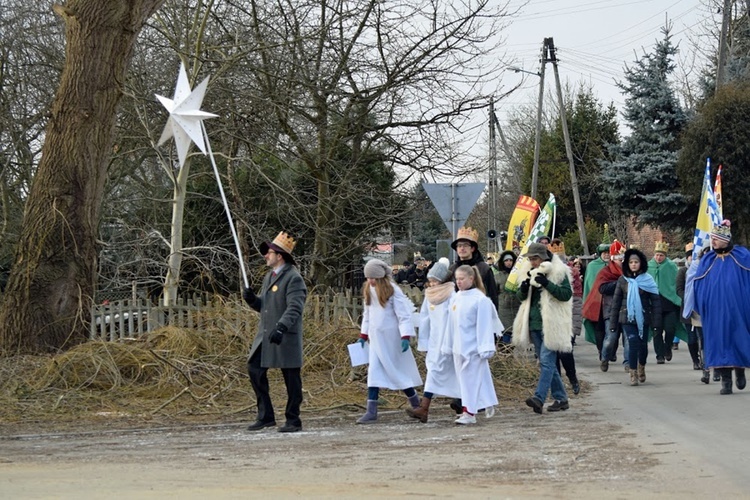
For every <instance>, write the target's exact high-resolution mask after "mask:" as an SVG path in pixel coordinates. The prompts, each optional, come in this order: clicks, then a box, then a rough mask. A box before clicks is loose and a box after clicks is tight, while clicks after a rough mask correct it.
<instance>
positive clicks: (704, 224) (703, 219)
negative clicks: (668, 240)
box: [693, 158, 721, 260]
mask: <svg viewBox="0 0 750 500" xmlns="http://www.w3.org/2000/svg"><path fill="white" fill-rule="evenodd" d="M716 180H717V185H718V186H719V189H721V178H720V177H718V176H717V179H716ZM719 213H720V209H719V206H718V204H717V203H716V198H715V196H714V191H713V189H711V158H708V159H707V160H706V171H705V174H704V176H703V193H701V203H700V206H699V207H698V220H697V221H696V223H695V234H694V235H693V259H694V260H696V259H697V258H698V255H700V253H701V250H703V249H704V248H705V247H707V246H709V245H710V244H711V238H710V235H711V228H712V227H713V226H714V225H719V224H720V223H721V216H720V215H719Z"/></svg>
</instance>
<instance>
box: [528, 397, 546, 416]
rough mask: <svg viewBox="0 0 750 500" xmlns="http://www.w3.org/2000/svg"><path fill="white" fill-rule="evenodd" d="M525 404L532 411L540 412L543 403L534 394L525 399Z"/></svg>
mask: <svg viewBox="0 0 750 500" xmlns="http://www.w3.org/2000/svg"><path fill="white" fill-rule="evenodd" d="M526 406H530V407H531V408H533V409H534V413H538V414H540V415H541V414H542V410H543V409H544V405H543V404H542V402H541V401H539V400H538V399H537V398H536V397H535V396H531V397H530V398H528V399H527V400H526Z"/></svg>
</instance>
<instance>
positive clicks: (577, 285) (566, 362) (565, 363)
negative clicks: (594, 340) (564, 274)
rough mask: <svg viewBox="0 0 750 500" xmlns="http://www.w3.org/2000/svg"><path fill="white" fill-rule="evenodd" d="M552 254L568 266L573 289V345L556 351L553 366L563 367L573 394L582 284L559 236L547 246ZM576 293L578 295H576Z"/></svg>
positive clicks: (575, 390)
mask: <svg viewBox="0 0 750 500" xmlns="http://www.w3.org/2000/svg"><path fill="white" fill-rule="evenodd" d="M547 248H548V249H549V251H550V252H552V254H553V255H557V256H558V257H559V258H560V260H561V261H562V262H564V263H566V264H567V266H568V267H569V268H570V287H571V289H572V290H573V298H572V299H571V300H572V302H573V317H572V322H573V330H572V331H571V332H570V342H571V344H572V345H573V349H572V350H571V351H570V352H558V353H557V361H556V362H555V367H556V369H557V372H558V373H560V374H561V375H562V371H561V365H562V369H565V376H566V377H568V382H570V388H571V389H573V394H578V393H579V392H581V384H580V382H579V381H578V375H577V374H576V360H575V357H574V356H573V351H575V344H576V333H575V331H576V317H577V318H578V333H579V334H580V333H581V332H580V325H581V323H580V321H581V293H582V287H583V284H582V283H581V274H580V273H579V272H578V269H577V268H575V267H573V266H572V263H569V262H568V256H567V255H565V243H563V241H562V240H561V239H559V238H554V239H553V240H552V242H551V243H550V244H549V245H548V246H547ZM576 293H577V294H578V296H576ZM576 309H577V310H576Z"/></svg>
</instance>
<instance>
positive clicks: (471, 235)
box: [451, 226, 479, 250]
mask: <svg viewBox="0 0 750 500" xmlns="http://www.w3.org/2000/svg"><path fill="white" fill-rule="evenodd" d="M478 240H479V233H478V232H477V231H476V229H472V228H470V227H469V226H466V227H461V228H459V230H458V234H457V235H456V239H455V240H454V241H453V243H451V248H452V249H453V250H455V249H456V245H458V242H459V241H466V242H469V243H471V246H473V247H474V248H479V244H478V243H477V241H478Z"/></svg>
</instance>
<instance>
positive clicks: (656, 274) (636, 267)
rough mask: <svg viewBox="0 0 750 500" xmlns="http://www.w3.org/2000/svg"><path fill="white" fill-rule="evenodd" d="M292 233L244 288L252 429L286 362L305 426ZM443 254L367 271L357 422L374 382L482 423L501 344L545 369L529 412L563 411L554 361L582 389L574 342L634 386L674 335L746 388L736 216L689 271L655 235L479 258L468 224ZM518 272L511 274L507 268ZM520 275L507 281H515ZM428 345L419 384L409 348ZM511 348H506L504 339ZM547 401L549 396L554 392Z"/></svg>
mask: <svg viewBox="0 0 750 500" xmlns="http://www.w3.org/2000/svg"><path fill="white" fill-rule="evenodd" d="M295 244H296V242H295V241H294V239H293V238H292V237H291V236H289V235H288V234H287V233H286V232H281V233H279V235H278V236H277V237H276V239H274V240H273V242H265V243H263V245H261V253H262V254H263V256H264V259H265V262H266V265H267V266H268V267H269V268H270V270H269V272H268V274H267V275H266V277H265V279H264V281H263V285H262V288H261V291H260V293H259V294H258V295H256V294H255V293H254V291H253V290H252V289H251V288H245V289H244V291H243V297H244V299H245V301H246V302H247V303H248V305H249V306H250V307H251V308H253V309H255V310H256V311H258V312H259V313H260V323H259V331H258V333H257V335H256V337H255V339H254V342H253V345H252V348H251V351H250V355H249V356H248V372H249V375H250V382H251V385H252V387H253V390H254V392H255V395H256V400H257V407H258V414H257V418H256V421H255V422H254V423H253V424H252V425H250V426H249V428H248V430H251V431H257V430H260V429H263V428H266V427H272V426H275V425H276V419H275V416H274V410H273V406H272V404H271V400H270V396H269V387H268V378H267V375H266V374H267V371H268V369H269V368H280V369H281V371H282V374H283V377H284V382H285V384H286V388H287V396H288V397H287V406H286V410H285V417H286V422H285V424H284V426H282V427H280V428H279V429H278V430H279V431H280V432H296V431H299V430H301V429H302V422H301V420H300V404H301V403H302V380H301V376H300V368H301V366H302V337H303V335H302V322H301V317H302V310H303V308H304V303H305V298H306V294H307V292H306V289H305V286H304V282H303V280H302V278H301V276H300V275H299V273H298V272H297V270H296V267H295V262H294V257H293V256H292V251H293V250H294V246H295ZM451 247H452V248H453V249H454V250H455V252H456V255H457V257H456V260H455V262H453V263H452V264H451V263H450V262H449V261H448V259H445V258H443V259H440V260H439V261H438V262H435V263H434V264H433V263H430V262H428V261H426V260H425V259H424V258H423V257H421V255H415V262H414V265H409V266H406V265H405V266H404V267H403V268H402V269H401V270H398V271H394V270H393V269H392V268H391V267H390V266H389V265H388V264H386V263H385V262H383V261H381V260H378V259H371V260H369V261H368V262H367V263H366V264H365V266H364V276H365V278H366V283H365V284H364V287H363V308H364V312H363V318H362V323H361V325H360V335H359V339H358V343H359V345H360V346H361V347H362V348H363V349H364V348H365V347H367V348H368V351H367V357H368V369H367V370H368V371H367V399H366V403H365V408H366V410H365V413H364V414H363V415H362V416H361V417H359V418H358V419H357V423H358V424H372V423H376V422H377V421H378V398H379V391H380V390H381V389H389V390H396V391H403V393H404V395H405V396H406V398H407V400H408V403H409V404H408V408H407V410H406V412H407V414H408V416H409V417H411V418H414V419H417V420H419V421H420V422H427V421H428V418H429V412H430V404H431V402H432V400H433V398H434V397H436V396H441V397H446V398H450V399H451V404H450V406H451V408H452V409H453V410H454V411H455V413H456V415H457V417H456V420H455V423H456V424H458V425H471V424H476V423H477V419H476V416H477V414H478V413H481V412H484V414H485V416H487V417H491V416H492V415H493V414H494V413H495V405H497V403H498V400H497V394H496V392H495V385H494V382H493V379H492V373H491V371H490V367H489V360H490V359H491V358H492V357H493V356H494V354H495V352H496V349H497V346H498V345H505V346H515V347H520V348H528V349H533V352H534V356H535V358H536V359H537V360H538V364H539V377H538V381H537V384H536V388H535V389H534V392H533V394H532V395H531V396H530V397H529V398H528V399H526V401H525V403H526V405H527V406H529V407H530V408H531V409H532V410H533V411H534V412H535V413H537V414H542V413H543V412H544V411H545V404H546V402H547V401H548V399H549V400H550V401H551V403H550V404H549V405H547V406H546V411H547V412H559V411H564V410H567V409H569V408H570V401H569V397H568V391H567V388H566V386H565V384H564V382H563V378H562V370H564V371H565V376H566V377H567V379H568V382H569V384H570V389H571V390H572V392H573V393H574V394H578V393H579V391H580V382H579V380H578V377H577V375H576V368H575V358H574V355H573V348H574V346H575V344H576V337H578V336H579V335H581V333H584V338H585V339H586V340H587V341H589V342H591V343H593V344H595V345H596V347H597V351H598V359H599V366H600V368H601V370H602V371H604V372H606V371H608V370H609V367H610V363H615V362H617V359H618V358H617V352H618V349H619V347H620V345H622V351H621V359H622V366H623V367H624V371H625V372H626V373H627V375H628V376H629V383H630V385H631V386H638V385H640V384H643V383H644V382H646V364H647V362H648V357H649V343H650V342H652V344H653V350H654V355H655V358H656V363H657V364H664V363H667V362H669V361H671V359H672V355H673V353H672V350H673V349H674V348H676V344H675V341H677V340H678V339H682V340H684V341H685V342H687V346H688V350H689V353H690V356H691V359H692V362H693V369H695V370H701V371H702V377H701V381H702V382H704V383H709V378H710V370H711V369H713V370H714V375H715V378H714V380H717V379H718V380H721V389H720V393H721V394H732V392H733V390H732V387H733V378H734V384H735V385H736V388H737V389H739V390H742V389H744V388H745V385H746V379H745V368H746V367H748V366H750V307H748V303H747V302H748V297H749V296H750V252H748V250H747V249H746V248H744V247H742V246H740V245H735V244H734V243H733V242H732V239H731V224H730V223H729V221H726V220H725V221H723V222H722V223H721V224H720V225H717V226H715V227H714V228H713V230H712V232H711V235H710V246H708V247H706V248H705V249H704V250H703V252H701V254H700V255H699V256H698V258H693V245H692V244H689V245H687V246H686V247H685V266H684V267H682V268H680V267H678V266H677V264H676V263H675V262H674V261H672V260H671V259H669V257H668V256H667V254H668V251H669V245H668V244H667V243H666V242H657V243H656V246H655V249H654V256H653V258H652V259H651V260H648V258H647V257H646V255H645V254H644V252H643V251H641V250H640V249H638V248H636V247H635V246H632V245H631V246H630V248H626V246H625V245H624V244H623V243H621V242H619V241H617V240H615V241H614V242H613V243H607V244H601V245H599V246H598V247H597V249H596V255H595V256H594V257H595V258H594V259H593V260H591V261H590V262H589V263H588V265H585V264H584V261H583V260H582V259H581V258H569V257H568V256H567V255H566V254H565V247H564V244H563V242H562V241H561V240H559V239H554V240H551V241H550V239H549V238H546V237H543V238H540V239H539V240H538V241H536V242H533V243H531V244H529V245H528V247H527V250H526V251H525V252H524V253H523V254H522V255H516V253H515V252H513V251H505V252H502V253H501V254H499V255H494V254H493V255H488V256H487V258H485V257H484V256H483V255H482V253H481V252H480V250H479V244H478V234H477V232H476V231H475V230H473V229H471V228H469V227H462V228H460V229H459V231H458V235H457V238H456V239H455V240H454V241H453V242H452V244H451ZM512 275H513V279H512V280H511V276H512ZM399 284H409V285H411V286H415V287H418V288H420V289H421V290H423V291H424V300H423V302H422V305H421V309H420V311H419V325H418V327H417V328H416V330H415V327H414V322H413V319H412V316H413V313H414V304H413V303H412V302H411V300H410V299H409V298H408V297H407V296H406V295H405V294H404V292H403V291H402V290H401V288H400V287H399V286H398V285H399ZM514 284H515V286H513V285H514ZM415 336H416V337H417V349H418V350H419V351H423V352H426V355H425V365H426V368H427V373H426V379H425V381H424V389H423V393H422V396H421V398H420V397H419V395H418V393H417V388H418V387H420V386H422V385H423V381H422V378H421V375H420V373H419V369H418V367H417V363H416V360H415V357H414V354H413V352H412V348H411V339H412V337H415ZM510 348H512V347H510ZM550 398H551V399H550Z"/></svg>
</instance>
